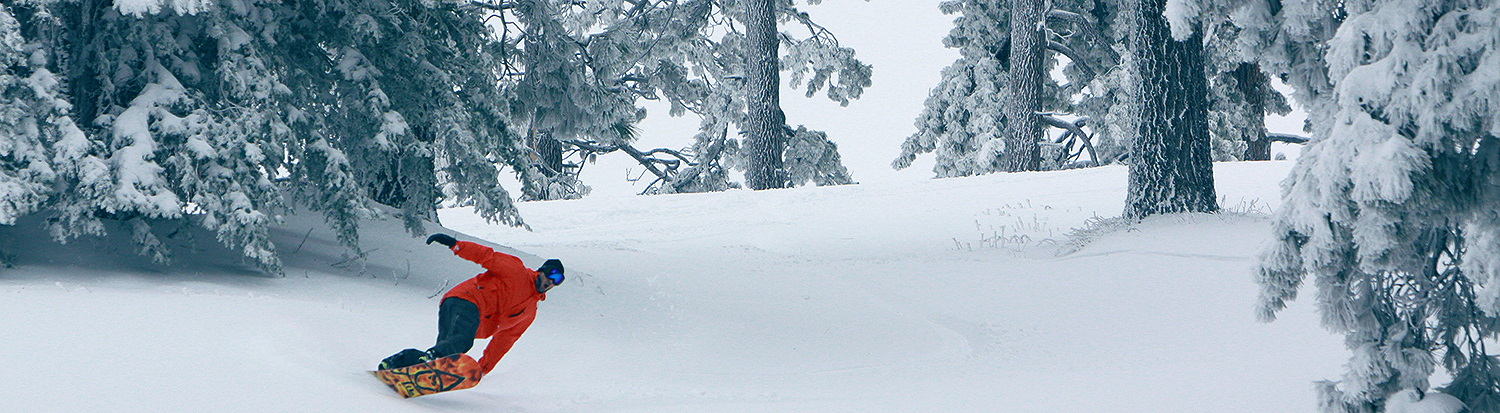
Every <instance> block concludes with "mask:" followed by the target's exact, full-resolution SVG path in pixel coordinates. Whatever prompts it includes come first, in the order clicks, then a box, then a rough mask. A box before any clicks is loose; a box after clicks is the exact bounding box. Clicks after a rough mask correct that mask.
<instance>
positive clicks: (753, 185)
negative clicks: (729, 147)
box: [743, 0, 789, 190]
mask: <svg viewBox="0 0 1500 413" xmlns="http://www.w3.org/2000/svg"><path fill="white" fill-rule="evenodd" d="M775 3H776V0H747V1H745V2H744V4H745V44H744V47H745V99H746V103H747V104H746V110H747V114H746V119H745V144H744V147H743V148H744V153H745V162H746V165H745V185H746V186H749V187H750V189H757V190H760V189H775V188H785V187H787V184H788V183H789V182H788V179H787V174H786V170H785V169H784V167H783V166H782V154H783V153H784V152H786V141H787V134H786V128H785V125H786V115H785V114H783V113H782V112H781V74H780V71H781V70H780V69H781V68H780V65H779V64H778V63H777V60H778V59H777V56H778V55H780V47H778V46H779V45H780V44H781V40H780V39H779V38H777V30H776V5H775Z"/></svg>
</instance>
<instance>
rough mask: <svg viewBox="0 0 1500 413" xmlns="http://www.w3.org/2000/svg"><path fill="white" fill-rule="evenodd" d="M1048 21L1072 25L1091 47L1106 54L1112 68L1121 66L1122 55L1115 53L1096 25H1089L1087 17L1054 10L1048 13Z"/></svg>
mask: <svg viewBox="0 0 1500 413" xmlns="http://www.w3.org/2000/svg"><path fill="white" fill-rule="evenodd" d="M1047 19H1048V20H1054V21H1059V22H1065V23H1071V24H1072V25H1073V30H1076V32H1077V33H1082V34H1083V37H1084V38H1085V39H1084V40H1087V41H1088V42H1089V45H1091V46H1093V47H1094V48H1095V49H1099V50H1100V51H1103V52H1104V54H1105V57H1108V58H1109V62H1108V63H1109V65H1110V66H1114V65H1118V64H1120V54H1119V53H1117V52H1115V48H1114V47H1111V46H1110V44H1109V42H1107V41H1105V40H1104V36H1102V35H1100V34H1099V31H1098V30H1095V29H1094V25H1093V24H1092V23H1089V19H1088V18H1087V17H1083V15H1081V14H1078V13H1074V12H1070V11H1066V10H1053V11H1050V12H1048V13H1047Z"/></svg>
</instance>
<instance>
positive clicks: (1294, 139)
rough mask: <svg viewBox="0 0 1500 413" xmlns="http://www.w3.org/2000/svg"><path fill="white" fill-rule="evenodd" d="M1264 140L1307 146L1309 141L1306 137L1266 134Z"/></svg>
mask: <svg viewBox="0 0 1500 413" xmlns="http://www.w3.org/2000/svg"><path fill="white" fill-rule="evenodd" d="M1266 140H1269V141H1271V142H1285V143H1295V144H1307V142H1308V141H1309V140H1310V139H1308V137H1306V136H1302V135H1293V134H1290V133H1267V134H1266Z"/></svg>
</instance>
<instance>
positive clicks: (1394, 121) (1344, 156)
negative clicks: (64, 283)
mask: <svg viewBox="0 0 1500 413" xmlns="http://www.w3.org/2000/svg"><path fill="white" fill-rule="evenodd" d="M1239 6H1240V8H1239V9H1238V10H1237V11H1236V19H1235V21H1236V24H1238V25H1239V26H1240V27H1242V28H1245V29H1246V30H1253V31H1255V32H1256V33H1258V34H1260V35H1259V36H1256V37H1255V38H1249V39H1247V42H1246V45H1247V46H1248V47H1251V48H1252V49H1250V50H1253V51H1254V52H1255V53H1257V54H1258V55H1260V56H1262V60H1261V63H1262V67H1264V68H1267V71H1268V72H1270V73H1274V74H1276V75H1279V76H1281V77H1282V78H1284V79H1288V80H1289V84H1291V85H1292V86H1293V87H1295V88H1296V92H1297V93H1296V94H1295V95H1294V96H1295V97H1296V98H1297V100H1298V102H1299V103H1300V104H1301V106H1302V107H1303V108H1304V109H1306V110H1307V112H1308V115H1309V119H1310V121H1311V126H1312V128H1311V129H1312V142H1311V143H1310V144H1309V145H1308V146H1307V148H1306V149H1305V150H1304V151H1303V154H1302V156H1301V157H1299V158H1298V160H1297V164H1296V166H1295V167H1294V168H1293V171H1292V173H1291V175H1290V176H1288V177H1287V179H1286V180H1285V181H1283V183H1282V188H1283V206H1282V209H1281V210H1280V211H1279V212H1278V214H1277V217H1276V219H1275V222H1274V224H1273V231H1274V232H1273V240H1274V242H1273V243H1271V244H1270V245H1269V246H1268V247H1267V248H1266V250H1265V251H1263V252H1262V254H1261V258H1260V269H1259V279H1258V281H1259V283H1260V285H1261V289H1262V291H1261V299H1260V300H1261V309H1260V315H1261V317H1262V318H1263V319H1265V320H1271V319H1273V318H1274V317H1275V313H1276V312H1277V311H1278V310H1280V309H1282V308H1284V307H1285V305H1286V302H1287V301H1289V300H1292V299H1294V298H1295V297H1296V295H1297V293H1298V291H1299V290H1300V289H1301V287H1302V284H1303V281H1304V278H1305V277H1308V276H1311V277H1312V280H1313V283H1314V284H1316V285H1317V287H1318V293H1317V306H1318V308H1319V310H1320V312H1321V313H1322V315H1323V317H1322V318H1323V324H1324V326H1325V327H1327V328H1328V329H1330V330H1332V331H1334V332H1337V333H1341V334H1343V335H1344V337H1345V343H1346V346H1347V347H1348V348H1349V349H1350V351H1351V352H1352V353H1353V354H1352V355H1351V356H1350V359H1349V363H1348V371H1347V372H1345V374H1344V376H1343V378H1342V379H1341V380H1339V381H1336V382H1323V383H1321V384H1320V386H1319V387H1318V389H1319V396H1320V398H1321V400H1320V405H1321V406H1323V411H1325V412H1376V411H1381V409H1382V408H1383V406H1385V404H1386V400H1387V399H1389V398H1390V397H1392V395H1393V394H1395V393H1398V392H1410V391H1412V390H1415V393H1416V394H1421V393H1424V392H1426V391H1427V390H1428V387H1429V385H1430V383H1429V379H1430V377H1431V376H1432V374H1433V372H1434V371H1435V370H1436V368H1437V367H1438V366H1442V367H1444V368H1445V369H1447V370H1448V371H1449V372H1450V373H1451V377H1452V381H1451V382H1449V383H1447V386H1446V388H1444V389H1443V392H1445V393H1448V394H1450V395H1452V396H1455V397H1457V398H1458V399H1460V400H1462V401H1463V402H1464V403H1465V404H1467V405H1468V409H1469V410H1468V411H1474V412H1494V411H1500V361H1497V359H1496V357H1495V356H1493V355H1491V354H1489V353H1488V352H1487V350H1486V346H1485V342H1486V341H1489V340H1492V339H1494V338H1495V337H1496V333H1497V327H1496V326H1497V317H1496V316H1497V315H1500V307H1497V304H1500V300H1497V297H1500V288H1497V287H1500V285H1497V281H1500V280H1497V278H1496V277H1497V275H1500V243H1497V240H1500V212H1497V211H1500V210H1497V209H1496V208H1495V206H1496V205H1500V138H1497V134H1500V133H1497V132H1500V122H1497V120H1500V105H1497V102H1500V76H1497V74H1500V54H1497V53H1496V49H1497V48H1500V5H1497V3H1496V2H1495V1H1488V0H1477V1H1475V0H1462V1H1412V0H1371V1H1359V2H1340V1H1297V2H1276V1H1270V2H1267V1H1259V0H1255V1H1244V2H1241V3H1240V4H1239Z"/></svg>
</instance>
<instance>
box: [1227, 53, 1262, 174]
mask: <svg viewBox="0 0 1500 413" xmlns="http://www.w3.org/2000/svg"><path fill="white" fill-rule="evenodd" d="M1230 74H1231V75H1233V76H1234V81H1235V84H1236V87H1237V88H1238V89H1239V92H1240V94H1241V95H1243V96H1245V111H1244V112H1243V114H1242V116H1245V120H1247V121H1249V125H1250V130H1251V132H1250V133H1251V136H1248V137H1247V139H1246V140H1245V142H1246V143H1247V144H1248V146H1246V147H1245V156H1243V157H1242V159H1244V160H1247V161H1269V160H1271V140H1270V139H1269V138H1267V137H1266V89H1268V88H1270V87H1271V84H1270V79H1267V78H1266V74H1265V73H1264V72H1261V71H1260V65H1259V64H1256V63H1240V67H1237V68H1235V69H1234V72H1230Z"/></svg>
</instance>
